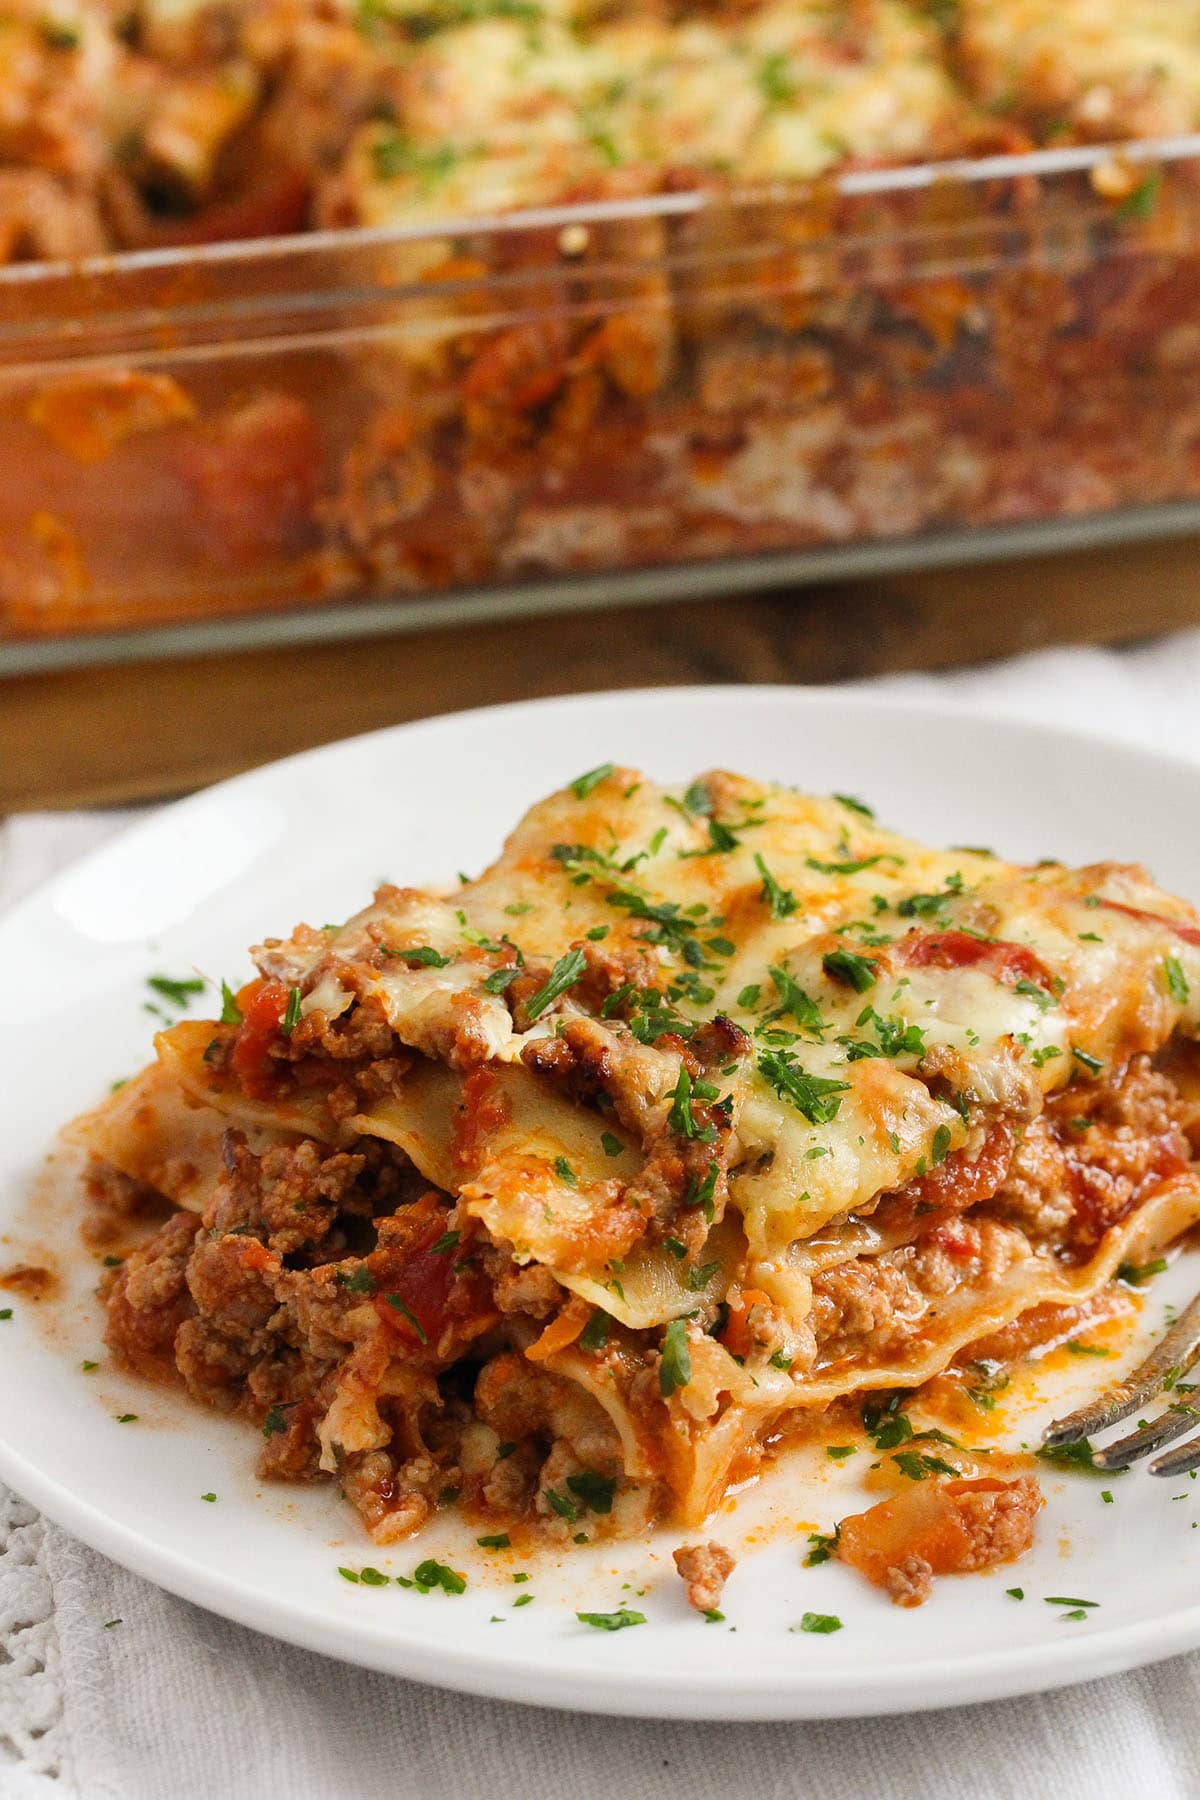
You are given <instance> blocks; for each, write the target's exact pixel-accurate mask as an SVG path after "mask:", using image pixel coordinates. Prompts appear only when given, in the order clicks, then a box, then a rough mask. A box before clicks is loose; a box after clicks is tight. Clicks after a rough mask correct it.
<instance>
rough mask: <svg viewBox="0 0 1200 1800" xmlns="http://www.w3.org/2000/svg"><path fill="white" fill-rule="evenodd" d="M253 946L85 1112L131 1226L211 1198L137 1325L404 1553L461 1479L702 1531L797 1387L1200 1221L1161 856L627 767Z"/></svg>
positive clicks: (920, 1365) (926, 1346) (267, 1446)
mask: <svg viewBox="0 0 1200 1800" xmlns="http://www.w3.org/2000/svg"><path fill="white" fill-rule="evenodd" d="M254 957H255V961H256V964H257V966H258V969H259V971H260V974H259V978H258V979H257V980H255V981H253V982H251V983H250V984H249V985H248V986H246V987H244V988H243V989H242V990H241V992H240V993H238V994H237V995H236V996H235V995H233V994H232V993H230V992H229V991H228V990H226V992H225V997H224V1006H223V1011H222V1015H221V1018H220V1019H219V1020H215V1021H210V1022H205V1023H198V1022H194V1021H187V1022H184V1023H182V1024H178V1025H176V1026H174V1027H173V1028H172V1029H170V1030H167V1031H164V1032H162V1033H161V1034H160V1035H159V1037H158V1039H157V1053H158V1055H157V1061H156V1062H155V1063H154V1064H153V1065H151V1067H150V1068H149V1069H147V1070H146V1071H145V1072H144V1073H143V1074H141V1075H140V1076H138V1077H137V1078H136V1079H135V1080H133V1081H131V1082H129V1083H128V1084H127V1085H126V1086H125V1087H124V1088H122V1089H121V1090H120V1091H119V1092H118V1093H117V1094H116V1095H114V1096H113V1097H112V1098H110V1099H109V1100H108V1101H107V1102H106V1103H105V1104H104V1106H103V1107H101V1108H100V1109H99V1110H98V1111H97V1112H95V1113H92V1114H91V1115H89V1116H88V1117H86V1118H84V1119H83V1120H81V1121H79V1122H78V1123H77V1124H76V1125H75V1126H74V1127H73V1128H72V1129H73V1133H74V1137H75V1139H76V1140H77V1141H79V1142H82V1143H83V1144H84V1145H86V1146H87V1148H88V1150H89V1151H90V1153H91V1162H90V1165H89V1167H90V1177H89V1186H90V1189H91V1193H92V1198H93V1201H94V1202H95V1203H96V1204H97V1205H100V1206H102V1207H104V1208H107V1210H108V1216H109V1217H110V1219H111V1218H113V1217H115V1218H116V1219H117V1221H118V1223H117V1226H116V1229H118V1230H122V1229H124V1228H125V1227H124V1225H123V1224H122V1223H121V1221H122V1220H123V1219H124V1218H125V1217H126V1215H128V1214H130V1213H132V1212H135V1211H137V1210H139V1209H142V1208H144V1207H146V1206H147V1205H149V1204H150V1203H151V1202H154V1203H156V1204H159V1205H161V1203H162V1200H163V1199H165V1200H166V1201H167V1202H169V1203H171V1205H172V1207H173V1208H174V1209H175V1210H173V1211H172V1212H171V1214H170V1216H169V1217H167V1218H166V1221H165V1223H163V1224H162V1225H161V1227H160V1228H159V1229H158V1230H157V1232H156V1234H155V1235H153V1236H152V1237H150V1238H149V1239H148V1241H145V1242H144V1243H143V1244H142V1245H141V1246H140V1247H139V1248H137V1249H135V1250H134V1251H133V1252H132V1253H131V1254H130V1255H129V1256H128V1258H127V1259H126V1261H125V1262H124V1263H123V1264H122V1266H121V1267H120V1268H119V1269H117V1270H116V1271H114V1273H113V1274H112V1276H111V1278H110V1280H109V1286H108V1292H107V1309H108V1342H109V1344H110V1346H111V1348H112V1350H113V1351H114V1353H115V1354H116V1355H117V1356H118V1357H119V1358H120V1359H121V1360H122V1361H123V1362H124V1363H125V1364H127V1365H128V1366H130V1367H132V1368H133V1369H135V1370H138V1371H141V1372H143V1373H145V1374H148V1375H160V1374H161V1375H165V1376H170V1377H176V1376H178V1377H181V1378H182V1381H183V1382H184V1383H185V1384H186V1386H187V1388H188V1390H189V1391H190V1392H191V1393H192V1394H193V1395H194V1396H196V1397H197V1398H199V1399H201V1400H203V1401H205V1402H207V1403H209V1404H211V1405H214V1406H217V1407H220V1408H222V1409H225V1410H228V1411H232V1412H236V1413H238V1414H240V1415H242V1416H244V1417H245V1418H246V1419H247V1420H248V1421H250V1422H252V1423H253V1424H254V1425H255V1426H256V1427H257V1428H258V1429H259V1430H260V1431H261V1432H262V1434H263V1441H262V1445H261V1449H260V1471H261V1473H263V1474H264V1475H279V1476H292V1477H301V1478H316V1477H318V1476H320V1475H326V1476H330V1477H334V1478H336V1479H337V1481H338V1482H339V1483H340V1484H341V1487H342V1488H343V1490H344V1492H345V1493H346V1494H347V1495H348V1496H349V1498H350V1499H351V1500H352V1502H353V1503H354V1505H355V1506H356V1507H357V1508H358V1510H359V1512H360V1513H361V1515H362V1517H363V1519H364V1520H365V1522H366V1525H367V1527H368V1529H369V1530H370V1532H371V1533H372V1535H373V1536H374V1537H375V1538H376V1540H377V1541H380V1542H389V1541H392V1540H394V1539H396V1538H399V1537H401V1536H403V1535H404V1534H406V1533H408V1532H409V1531H411V1530H413V1529H414V1528H415V1527H417V1526H419V1525H420V1524H421V1522H422V1520H423V1519H424V1518H425V1517H426V1516H427V1514H428V1512H429V1511H430V1509H431V1508H432V1507H434V1506H436V1505H437V1504H438V1501H439V1499H440V1498H442V1497H444V1496H445V1494H446V1492H447V1490H452V1491H454V1492H455V1493H457V1494H459V1495H461V1496H462V1499H463V1502H464V1504H467V1505H468V1506H470V1507H471V1509H472V1510H473V1511H474V1512H475V1513H476V1514H493V1515H495V1516H497V1517H498V1518H500V1519H503V1520H505V1521H510V1522H511V1521H528V1522H529V1523H531V1524H533V1525H536V1526H538V1527H540V1528H543V1529H544V1530H545V1531H546V1532H548V1533H549V1534H551V1535H554V1534H560V1535H564V1536H565V1535H567V1534H570V1535H575V1534H576V1533H577V1532H578V1530H579V1529H580V1528H581V1524H582V1525H584V1526H586V1529H587V1531H588V1533H589V1534H590V1535H594V1534H595V1533H597V1532H604V1531H614V1532H617V1533H627V1532H632V1531H635V1530H637V1529H640V1528H641V1527H642V1526H643V1525H645V1524H646V1523H647V1522H648V1521H650V1520H652V1519H654V1518H673V1519H675V1520H677V1521H679V1522H683V1523H689V1524H694V1523H697V1522H699V1521H700V1520H702V1519H703V1518H704V1517H705V1515H706V1514H707V1513H709V1512H710V1511H711V1509H712V1508H713V1507H714V1505H716V1504H717V1503H718V1502H719V1501H720V1500H721V1498H722V1496H723V1495H724V1494H725V1492H726V1490H727V1488H728V1487H729V1485H730V1484H731V1483H732V1482H734V1481H736V1480H740V1479H743V1478H745V1477H746V1476H747V1475H748V1474H750V1473H752V1472H753V1471H754V1469H755V1468H756V1466H757V1464H758V1462H759V1460H760V1459H761V1457H762V1456H763V1454H764V1450H765V1449H766V1447H767V1446H768V1445H769V1444H770V1443H772V1442H773V1441H774V1440H775V1438H776V1437H777V1436H778V1435H779V1433H780V1431H781V1429H782V1428H783V1427H784V1425H785V1424H786V1422H787V1421H788V1420H789V1419H792V1420H794V1419H795V1418H796V1417H797V1416H802V1415H803V1414H807V1415H809V1416H810V1417H811V1416H812V1415H813V1414H815V1413H818V1412H820V1411H822V1410H824V1409H826V1408H828V1407H830V1405H831V1404H832V1403H834V1402H835V1401H838V1400H839V1399H843V1398H845V1397H846V1396H850V1395H861V1394H863V1393H865V1392H866V1391H868V1390H883V1391H885V1392H887V1393H890V1392H894V1391H895V1390H898V1389H900V1390H908V1389H912V1388H914V1387H916V1386H918V1385H919V1384H921V1383H922V1382H925V1381H926V1380H928V1379H929V1378H930V1377H932V1376H933V1375H935V1374H936V1373H938V1372H939V1371H941V1370H944V1369H945V1368H946V1367H947V1365H948V1364H950V1363H951V1362H952V1360H953V1359H954V1358H956V1357H957V1356H959V1355H960V1353H962V1352H964V1350H966V1349H967V1347H969V1346H971V1345H972V1344H975V1343H976V1342H978V1341H979V1340H981V1339H984V1338H988V1337H994V1335H995V1334H996V1333H998V1332H1000V1331H1002V1330H1003V1328H1005V1327H1006V1326H1008V1325H1010V1324H1011V1323H1012V1322H1013V1321H1014V1320H1016V1319H1017V1318H1018V1317H1019V1315H1022V1314H1025V1313H1028V1312H1029V1311H1030V1310H1031V1309H1034V1308H1039V1309H1045V1308H1050V1307H1066V1308H1071V1309H1075V1311H1073V1312H1072V1314H1071V1315H1070V1316H1072V1317H1077V1316H1079V1314H1078V1309H1079V1308H1081V1307H1084V1306H1085V1305H1086V1304H1087V1303H1089V1302H1090V1301H1092V1300H1094V1298H1095V1297H1096V1296H1098V1295H1100V1294H1101V1291H1102V1290H1104V1289H1105V1288H1106V1286H1107V1284H1109V1283H1110V1282H1111V1281H1112V1280H1113V1279H1114V1276H1115V1275H1116V1272H1117V1270H1118V1267H1119V1266H1120V1265H1121V1264H1123V1263H1137V1264H1144V1263H1146V1262H1147V1261H1148V1260H1149V1259H1151V1258H1152V1257H1153V1256H1154V1255H1155V1253H1156V1252H1157V1251H1158V1250H1159V1249H1160V1248H1161V1247H1162V1246H1163V1245H1165V1244H1167V1243H1168V1242H1170V1240H1172V1239H1173V1238H1175V1237H1177V1236H1178V1235H1179V1233H1180V1232H1182V1231H1184V1230H1185V1229H1186V1228H1187V1227H1188V1226H1190V1225H1192V1224H1193V1223H1195V1222H1196V1221H1197V1220H1198V1219H1200V1180H1198V1179H1197V1173H1196V1170H1195V1167H1194V1165H1193V1161H1192V1154H1193V1152H1192V1144H1191V1141H1190V1134H1191V1133H1192V1132H1193V1131H1194V1129H1196V1127H1197V1119H1198V1113H1197V1102H1196V1095H1197V1093H1198V1092H1200V1089H1198V1088H1197V1085H1196V1076H1195V1069H1196V1060H1195V1058H1196V1053H1195V1050H1194V1048H1193V1043H1192V1039H1193V1037H1194V1036H1195V1034H1196V1031H1197V1024H1198V1021H1200V924H1198V922H1197V917H1196V914H1195V913H1194V912H1193V911H1192V909H1191V908H1190V907H1188V906H1187V905H1186V904H1185V903H1183V902H1182V901H1180V900H1176V899H1173V898H1171V897H1170V896H1169V895H1166V894H1164V893H1162V892H1160V891H1159V890H1158V889H1157V888H1156V887H1154V886H1153V885H1152V883H1151V880H1150V878H1149V877H1148V876H1147V875H1146V874H1145V873H1144V872H1143V871H1142V870H1141V869H1139V868H1135V867H1128V866H1124V865H1118V864H1107V863H1106V864H1097V865H1094V866H1092V867H1088V868H1083V869H1068V868H1066V867H1063V866H1062V865H1060V864H1057V863H1041V864H1038V865H1037V866H1035V867H1021V866H1014V865H1012V864H1009V863H1005V862H1002V861H1001V860H999V858H997V857H996V856H994V855H992V854H991V853H990V852H988V851H986V850H980V849H958V850H954V851H948V852H947V851H933V850H929V849H926V848H924V847H923V846H922V845H919V844H916V843H913V842H911V841H910V840H909V839H907V838H904V837H901V836H898V835H897V834H896V833H894V832H891V831H888V830H885V829H884V828H883V827H881V826H880V825H879V824H877V823H876V821H875V819H874V817H873V815H872V814H871V812H870V811H869V810H868V808H867V807H865V806H864V805H862V804H860V803H859V802H858V801H857V800H851V799H840V798H833V799H814V798H810V797H808V796H806V795H803V794H799V793H796V792H794V791H793V790H791V789H790V788H785V787H778V786H772V785H767V784H760V783H757V782H753V781H749V780H744V779H742V778H740V777H738V776H734V775H730V774H726V773H721V772H718V773H713V774H709V775H706V776H703V777H701V778H700V779H699V780H697V781H695V782H693V783H692V784H691V785H690V786H688V787H660V786H657V785H655V784H654V783H653V782H652V781H649V780H647V779H645V778H644V777H642V776H640V775H638V774H637V773H635V772H634V771H632V770H629V769H620V768H612V767H609V766H607V765H606V766H604V767H603V768H600V769H596V770H592V771H591V772H589V773H588V774H587V775H585V776H583V777H581V778H580V779H578V780H577V781H575V782H573V783H572V784H570V785H569V786H568V787H567V788H565V789H564V790H562V791H561V792H559V793H556V794H554V795H552V796H551V797H550V798H549V799H547V800H545V801H543V802H542V803H541V804H540V805H538V806H536V807H534V808H533V810H532V811H531V812H530V813H528V814H527V816H526V817H525V818H524V820H523V821H522V822H521V823H520V824H519V825H518V827H517V829H516V830H515V832H514V833H513V835H512V836H511V837H510V838H509V840H508V842H507V844H506V846H505V848H504V852H503V854H502V856H501V857H500V859H499V861H497V862H496V863H495V864H494V865H493V866H492V867H491V868H490V869H489V870H487V871H486V873H485V874H483V875H482V876H481V877H480V878H479V879H478V880H477V881H473V882H469V883H466V884H465V885H463V886H462V887H461V888H459V889H458V890H456V891H455V892H454V893H452V894H449V895H444V894H442V893H438V892H432V891H429V890H425V889H418V888H400V887H392V886H386V887H382V888H381V889H380V890H379V891H378V892H377V893H376V895H375V898H374V900H373V901H372V903H371V905H370V906H369V907H367V908H366V910H365V911H363V912H361V913H359V914H358V915H357V916H356V917H354V918H352V919H350V920H349V921H347V922H346V923H345V924H343V925H323V926H309V925H303V926H299V927H298V928H297V929H296V930H295V931H294V932H293V933H292V935H291V936H290V937H288V938H285V939H280V938H271V939H268V940H266V942H264V943H263V944H262V945H260V946H259V947H258V948H257V949H256V950H255V952H254ZM155 1197H157V1199H155ZM950 1472H951V1473H953V1471H950ZM968 1485H969V1484H968ZM987 1485H988V1484H987V1483H985V1484H984V1486H987ZM991 1485H992V1486H995V1484H994V1483H993V1484H991ZM972 1504H975V1502H974V1501H972ZM980 1504H982V1503H980ZM988 1504H989V1506H990V1505H991V1502H989V1503H988ZM960 1510H961V1508H960Z"/></svg>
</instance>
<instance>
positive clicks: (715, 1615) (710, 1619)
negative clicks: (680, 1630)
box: [704, 1606, 725, 1625]
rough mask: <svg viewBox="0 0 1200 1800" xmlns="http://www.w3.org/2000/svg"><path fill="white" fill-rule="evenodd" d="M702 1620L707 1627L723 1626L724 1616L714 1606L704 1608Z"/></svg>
mask: <svg viewBox="0 0 1200 1800" xmlns="http://www.w3.org/2000/svg"><path fill="white" fill-rule="evenodd" d="M704 1619H705V1623H706V1624H708V1625H723V1624H724V1623H725V1614H724V1613H723V1612H721V1611H720V1610H719V1609H718V1608H717V1607H715V1606H706V1607H705V1609H704Z"/></svg>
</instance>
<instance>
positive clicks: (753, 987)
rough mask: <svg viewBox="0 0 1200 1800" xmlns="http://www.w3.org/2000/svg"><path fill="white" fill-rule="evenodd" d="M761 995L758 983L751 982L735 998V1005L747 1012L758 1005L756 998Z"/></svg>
mask: <svg viewBox="0 0 1200 1800" xmlns="http://www.w3.org/2000/svg"><path fill="white" fill-rule="evenodd" d="M761 993H762V988H761V987H760V985H759V984H758V982H757V981H752V982H750V983H749V984H748V985H747V986H746V987H744V988H743V989H742V991H741V993H740V994H739V995H738V997H737V1003H738V1005H739V1006H743V1007H745V1008H746V1009H747V1011H749V1009H750V1008H751V1007H754V1006H757V1005H758V997H759V995H760V994H761Z"/></svg>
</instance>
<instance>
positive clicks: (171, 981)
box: [146, 975, 208, 1008]
mask: <svg viewBox="0 0 1200 1800" xmlns="http://www.w3.org/2000/svg"><path fill="white" fill-rule="evenodd" d="M207 985H208V983H207V982H205V981H203V980H202V979H201V978H200V977H199V976H194V977H193V976H185V977H184V978H183V979H181V980H177V979H176V978H175V977H174V976H173V975H147V977H146V986H147V987H148V988H152V989H153V990H154V992H155V993H156V994H161V995H162V997H163V999H164V1000H169V1001H170V1003H171V1005H172V1006H178V1007H181V1008H182V1007H187V1006H190V1005H191V1002H192V995H193V994H202V993H203V992H204V990H205V988H206V987H207Z"/></svg>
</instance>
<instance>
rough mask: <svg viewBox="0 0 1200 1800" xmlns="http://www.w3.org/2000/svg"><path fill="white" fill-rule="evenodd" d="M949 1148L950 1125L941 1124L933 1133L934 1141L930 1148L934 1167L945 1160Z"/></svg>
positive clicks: (930, 1157)
mask: <svg viewBox="0 0 1200 1800" xmlns="http://www.w3.org/2000/svg"><path fill="white" fill-rule="evenodd" d="M949 1149H950V1127H949V1126H948V1125H939V1126H938V1128H937V1130H936V1131H935V1132H934V1134H933V1143H932V1144H931V1145H930V1149H929V1161H930V1164H931V1166H932V1167H933V1168H935V1169H936V1168H937V1166H938V1164H939V1163H944V1162H945V1160H946V1156H947V1154H948V1152H949Z"/></svg>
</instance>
